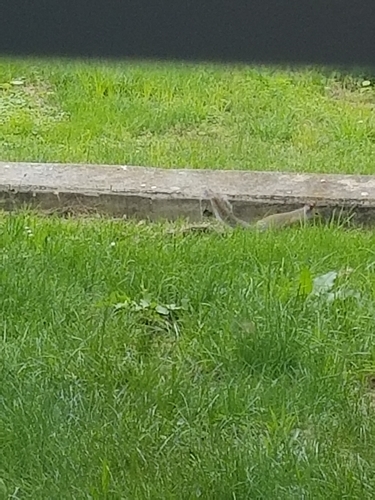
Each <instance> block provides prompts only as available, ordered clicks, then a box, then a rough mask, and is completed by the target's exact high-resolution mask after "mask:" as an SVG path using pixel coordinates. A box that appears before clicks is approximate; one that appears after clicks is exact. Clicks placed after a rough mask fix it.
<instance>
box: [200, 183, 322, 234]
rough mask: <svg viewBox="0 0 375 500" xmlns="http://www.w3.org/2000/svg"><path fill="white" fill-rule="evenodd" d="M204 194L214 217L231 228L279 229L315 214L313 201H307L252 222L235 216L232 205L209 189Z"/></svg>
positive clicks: (304, 220) (301, 221)
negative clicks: (299, 205)
mask: <svg viewBox="0 0 375 500" xmlns="http://www.w3.org/2000/svg"><path fill="white" fill-rule="evenodd" d="M206 195H207V196H208V197H209V199H210V202H211V207H212V210H213V213H214V215H215V217H216V219H217V220H219V221H220V222H221V223H222V224H225V225H226V226H230V227H232V228H235V227H243V228H249V229H251V228H254V229H257V230H258V231H267V230H268V229H281V228H283V227H287V226H292V225H295V224H297V223H300V224H301V223H304V222H306V221H308V220H310V219H312V218H313V217H314V216H315V210H314V209H315V203H307V204H306V205H304V206H303V207H302V208H298V209H297V210H292V211H291V212H283V213H278V214H273V215H268V216H267V217H264V218H263V219H260V220H258V221H257V222H256V223H255V224H252V223H248V222H245V221H244V220H242V219H239V218H238V217H236V216H235V215H234V213H233V208H232V205H231V204H230V203H229V201H228V200H226V199H225V198H223V197H221V196H218V195H217V194H214V193H212V192H211V191H206Z"/></svg>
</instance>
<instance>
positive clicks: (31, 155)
mask: <svg viewBox="0 0 375 500" xmlns="http://www.w3.org/2000/svg"><path fill="white" fill-rule="evenodd" d="M364 78H365V76H363V77H358V78H350V77H344V78H343V77H339V78H337V75H336V77H335V75H334V74H332V73H330V72H329V71H328V70H324V71H322V70H319V69H304V70H302V69H301V70H299V71H297V70H295V71H292V70H281V69H275V68H274V69H272V68H251V67H248V66H238V65H237V66H233V67H230V66H227V67H225V66H223V67H220V66H215V65H187V64H171V63H169V64H166V63H164V64H163V63H149V64H139V63H138V64H136V63H125V62H124V63H112V64H109V63H107V64H105V63H85V62H75V63H73V62H69V61H60V62H54V61H53V60H51V61H37V60H35V61H33V60H28V61H23V60H17V59H15V60H13V59H1V60H0V126H1V137H0V159H1V160H6V161H39V162H47V161H50V162H52V161H54V162H89V163H110V164H132V165H147V166H156V167H181V168H213V169H224V168H225V169H243V170H248V169H252V170H281V171H299V172H302V171H303V172H317V171H319V172H340V173H344V172H345V173H367V174H372V173H374V163H373V158H374V154H375V114H374V105H375V92H374V89H373V87H372V85H371V82H369V81H368V82H366V81H364ZM366 83H369V84H370V85H368V86H365V85H364V84H366Z"/></svg>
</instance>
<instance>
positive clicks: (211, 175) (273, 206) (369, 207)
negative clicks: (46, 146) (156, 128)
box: [0, 162, 375, 223]
mask: <svg viewBox="0 0 375 500" xmlns="http://www.w3.org/2000/svg"><path fill="white" fill-rule="evenodd" d="M207 187H210V189H211V190H212V191H215V192H218V193H222V194H224V195H226V196H227V197H228V199H229V200H231V201H232V202H233V205H234V210H235V213H236V214H237V215H238V216H239V217H242V218H244V219H246V220H252V219H257V218H258V217H261V216H263V215H265V214H268V213H271V212H278V211H283V210H289V209H292V208H296V207H298V206H301V205H303V204H304V203H306V202H313V201H315V202H316V204H317V206H318V208H319V209H320V211H321V213H322V214H323V215H327V214H329V213H331V212H332V209H336V210H339V211H341V210H342V211H343V212H344V213H347V212H348V211H349V212H353V213H354V214H355V215H354V219H355V220H356V221H358V222H365V223H366V222H367V223H373V222H375V176H369V175H363V176H360V175H336V174H335V175H333V174H332V175H331V174H301V173H299V174H293V173H281V172H249V171H238V170H231V171H222V170H189V169H186V170H183V169H161V168H149V167H135V166H127V165H118V166H113V165H85V164H78V165H77V164H52V163H51V164H49V163H13V162H0V207H1V208H3V209H4V210H13V209H15V208H18V207H21V206H22V205H24V204H27V205H28V206H31V207H33V208H37V209H40V210H54V209H57V210H59V209H60V210H64V209H68V208H70V209H72V210H73V211H76V212H79V211H80V210H81V211H82V212H83V211H95V212H97V213H100V214H105V215H109V216H114V217H122V216H126V217H135V218H138V219H142V218H149V219H151V220H155V219H158V218H167V219H169V220H174V219H177V218H178V217H188V218H189V219H190V220H192V221H197V220H200V219H201V218H202V215H203V214H204V213H205V211H206V210H208V211H209V204H208V203H207V200H206V199H205V190H206V189H207Z"/></svg>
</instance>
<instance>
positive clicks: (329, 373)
mask: <svg viewBox="0 0 375 500" xmlns="http://www.w3.org/2000/svg"><path fill="white" fill-rule="evenodd" d="M0 224H1V231H0V255H1V262H2V265H1V268H0V273H1V280H0V286H1V300H0V308H1V312H0V325H1V341H0V357H1V358H0V374H1V380H0V387H1V392H0V394H1V399H0V403H1V406H0V429H1V430H0V439H1V460H0V478H2V481H3V483H1V481H0V495H1V493H2V491H1V489H2V490H3V497H2V498H8V497H7V494H6V493H5V488H7V491H8V495H10V496H9V498H13V499H14V498H17V499H24V498H30V499H38V500H43V499H55V498H56V499H57V498H58V499H68V498H74V499H105V498H108V499H152V500H155V499H160V500H164V499H199V498H201V499H212V500H218V499H225V500H227V499H237V500H238V499H298V500H299V499H301V498H304V499H314V500H315V499H326V498H332V499H342V498H348V499H349V498H350V499H361V500H363V499H373V498H374V497H375V476H374V473H373V470H374V468H373V464H374V460H375V418H374V411H375V408H374V397H375V394H374V396H373V390H374V388H373V379H372V380H371V383H369V381H368V379H367V377H368V375H371V374H373V373H374V372H375V347H374V315H375V302H374V289H375V288H374V286H375V275H374V266H375V256H374V250H373V249H374V248H375V235H374V234H373V233H371V232H360V231H357V230H352V231H347V232H345V231H342V230H340V229H335V228H328V227H325V228H319V227H310V228H306V229H294V230H286V231H285V232H283V233H279V234H272V233H270V234H261V235H259V234H255V233H252V232H245V231H235V232H233V233H231V234H228V235H224V236H219V235H217V234H211V235H210V234H208V235H190V236H188V237H182V236H178V235H177V236H172V235H166V225H157V224H149V225H136V224H135V223H131V222H129V223H126V224H125V223H123V222H122V223H119V222H116V221H105V220H95V221H90V220H84V221H72V220H70V221H66V220H61V219H60V220H58V219H55V218H50V219H47V220H45V219H43V218H37V217H34V216H32V215H30V214H27V213H24V214H18V215H11V216H5V215H4V216H2V217H1V219H0ZM348 266H349V267H350V268H352V272H351V273H350V274H348V275H347V276H346V277H345V276H342V277H341V278H337V280H338V286H341V287H343V290H346V292H345V293H346V295H345V294H344V295H342V297H341V299H340V298H339V299H337V300H334V301H329V300H327V299H328V296H327V295H324V294H323V295H321V296H317V297H312V296H307V293H308V292H309V291H310V290H309V286H310V285H311V281H310V276H309V275H310V273H311V276H312V277H316V276H320V275H322V274H325V273H327V272H329V271H332V270H337V271H339V270H345V269H346V268H347V267H348ZM348 291H349V292H350V291H351V292H355V294H356V295H353V296H351V297H350V296H348V295H349V294H348V293H347V292H348ZM345 296H346V298H344V297H345Z"/></svg>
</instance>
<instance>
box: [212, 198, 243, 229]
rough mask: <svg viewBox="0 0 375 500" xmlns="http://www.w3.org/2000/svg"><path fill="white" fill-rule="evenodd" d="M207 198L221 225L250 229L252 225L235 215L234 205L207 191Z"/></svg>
mask: <svg viewBox="0 0 375 500" xmlns="http://www.w3.org/2000/svg"><path fill="white" fill-rule="evenodd" d="M206 196H207V197H208V198H209V200H210V202H211V207H212V211H213V213H214V215H215V217H216V219H217V220H219V221H220V222H221V223H223V224H225V225H227V226H230V227H232V228H234V227H250V224H248V223H247V222H245V221H243V220H241V219H239V218H238V217H236V216H235V215H234V213H233V208H232V205H231V204H230V203H229V201H228V200H226V199H225V198H223V197H221V196H220V197H219V196H217V195H215V194H214V193H213V192H212V191H210V190H206Z"/></svg>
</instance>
